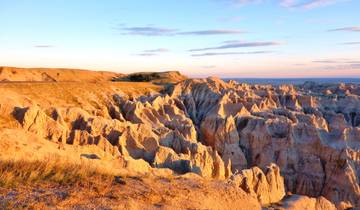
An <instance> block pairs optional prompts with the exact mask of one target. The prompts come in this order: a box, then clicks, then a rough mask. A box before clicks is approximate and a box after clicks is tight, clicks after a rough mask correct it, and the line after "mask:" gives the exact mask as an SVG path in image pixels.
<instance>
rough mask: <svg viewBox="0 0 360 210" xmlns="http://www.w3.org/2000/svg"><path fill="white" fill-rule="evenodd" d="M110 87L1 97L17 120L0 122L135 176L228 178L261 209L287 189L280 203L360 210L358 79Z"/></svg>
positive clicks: (215, 80) (8, 115)
mask: <svg viewBox="0 0 360 210" xmlns="http://www.w3.org/2000/svg"><path fill="white" fill-rule="evenodd" d="M0 85H1V84H0ZM116 90H117V89H112V91H108V92H107V93H106V94H105V95H103V96H102V97H103V98H104V103H102V104H98V105H96V106H89V107H88V106H87V107H88V108H87V109H84V108H83V107H82V105H79V106H74V105H71V106H70V105H69V104H68V103H64V102H62V103H61V106H59V105H57V104H41V102H40V103H31V102H27V101H32V100H33V99H34V98H31V97H23V98H21V97H20V96H19V99H17V100H13V101H11V100H10V101H9V100H6V101H1V106H0V113H1V115H2V117H3V118H6V119H13V121H11V120H9V122H10V121H11V122H13V123H12V124H11V125H10V124H9V125H3V126H4V127H7V128H13V127H16V128H17V129H19V128H21V129H23V130H25V131H26V132H30V133H32V134H35V135H37V136H39V137H41V138H44V139H47V140H49V141H52V142H56V143H57V144H62V145H69V146H80V147H81V146H89V145H92V146H95V147H97V148H98V149H100V150H101V151H103V152H104V153H106V154H108V155H111V157H112V158H113V159H116V160H121V162H122V164H123V165H124V167H128V168H132V170H137V172H139V173H148V172H149V171H152V170H155V169H156V168H166V169H171V170H168V171H170V173H173V174H174V175H181V174H186V173H195V174H198V175H200V176H201V177H203V178H206V179H219V180H226V182H228V183H229V184H230V185H232V186H235V187H236V188H238V189H240V190H242V191H244V192H246V193H247V195H248V196H250V197H252V198H255V199H256V200H258V202H259V203H260V204H261V205H262V206H269V205H272V204H274V203H279V202H281V200H283V199H284V196H285V194H286V193H287V192H288V193H289V194H298V195H292V196H288V197H286V198H285V200H284V202H283V203H282V204H281V203H279V205H282V207H283V208H289V209H302V207H301V206H304V205H305V206H311V208H309V209H319V210H320V209H331V208H335V206H334V205H336V207H337V208H338V209H346V208H349V207H360V187H359V178H360V152H359V149H360V144H359V141H360V127H359V125H360V100H359V99H360V98H359V94H360V86H358V85H353V84H338V85H336V84H322V85H319V84H314V83H305V84H304V85H301V86H297V87H294V86H292V85H282V86H270V85H248V84H242V83H237V82H235V81H229V82H224V81H222V80H220V79H218V78H208V79H188V80H184V81H181V82H179V83H177V84H175V85H173V86H170V87H168V88H167V89H166V90H164V91H162V93H159V92H153V93H151V94H138V95H129V94H124V92H122V91H116ZM15 92H16V90H15ZM59 103H60V102H59ZM81 103H84V104H85V102H80V104H81ZM90 104H91V103H90ZM2 122H4V121H2ZM89 158H100V157H99V156H96V157H94V156H91V157H89ZM294 196H298V197H294Z"/></svg>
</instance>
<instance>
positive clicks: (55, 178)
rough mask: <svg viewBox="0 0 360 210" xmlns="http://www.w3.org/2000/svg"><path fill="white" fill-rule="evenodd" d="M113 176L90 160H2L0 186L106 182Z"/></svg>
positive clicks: (110, 180)
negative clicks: (93, 164) (72, 161)
mask: <svg viewBox="0 0 360 210" xmlns="http://www.w3.org/2000/svg"><path fill="white" fill-rule="evenodd" d="M113 178H114V175H112V174H110V173H106V172H104V171H100V170H99V169H97V168H96V167H94V166H92V165H90V164H89V163H88V162H83V163H81V164H75V163H70V162H65V161H60V160H57V159H54V158H52V159H51V158H47V159H46V160H35V161H27V160H23V159H22V160H0V187H16V186H18V185H19V184H45V183H56V184H61V185H71V184H83V183H87V184H90V185H91V184H95V183H96V184H98V183H103V184H105V183H110V182H112V181H113Z"/></svg>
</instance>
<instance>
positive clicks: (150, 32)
mask: <svg viewBox="0 0 360 210" xmlns="http://www.w3.org/2000/svg"><path fill="white" fill-rule="evenodd" d="M114 29H116V30H119V31H121V34H122V35H140V36H177V35H196V36H206V35H231V34H241V33H246V32H245V31H243V30H239V29H208V30H196V31H181V30H178V29H173V28H166V27H155V26H141V27H124V26H123V25H120V27H115V28H114Z"/></svg>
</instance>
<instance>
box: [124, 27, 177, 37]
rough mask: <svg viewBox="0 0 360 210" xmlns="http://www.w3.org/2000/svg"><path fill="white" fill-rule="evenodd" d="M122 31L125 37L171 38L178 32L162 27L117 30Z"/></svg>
mask: <svg viewBox="0 0 360 210" xmlns="http://www.w3.org/2000/svg"><path fill="white" fill-rule="evenodd" d="M117 29H118V30H120V31H123V33H122V34H124V35H141V36H169V35H173V34H174V32H176V31H178V30H177V29H171V28H160V27H152V26H145V27H123V28H117Z"/></svg>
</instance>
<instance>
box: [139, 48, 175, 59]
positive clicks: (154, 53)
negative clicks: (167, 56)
mask: <svg viewBox="0 0 360 210" xmlns="http://www.w3.org/2000/svg"><path fill="white" fill-rule="evenodd" d="M169 51H170V50H168V49H166V48H157V49H151V50H143V51H142V52H141V53H138V54H135V55H137V56H146V57H149V56H157V55H159V54H160V53H165V52H169Z"/></svg>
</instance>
